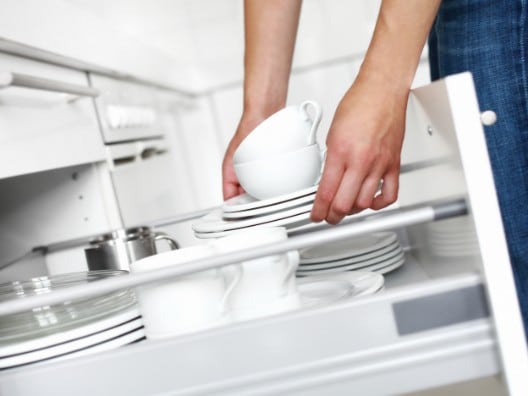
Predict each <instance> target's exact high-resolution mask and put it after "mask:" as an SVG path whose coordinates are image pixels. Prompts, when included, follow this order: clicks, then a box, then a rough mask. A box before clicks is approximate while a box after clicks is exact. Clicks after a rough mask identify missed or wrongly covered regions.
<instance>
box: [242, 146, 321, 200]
mask: <svg viewBox="0 0 528 396" xmlns="http://www.w3.org/2000/svg"><path fill="white" fill-rule="evenodd" d="M322 157H323V155H322V153H321V150H320V148H319V145H318V144H312V145H310V146H306V147H302V148H300V149H297V150H294V151H288V152H284V153H280V154H275V155H270V156H267V157H265V158H260V159H257V160H254V161H248V162H242V163H235V164H234V168H235V173H236V175H237V178H238V181H239V182H240V185H241V186H242V187H243V188H244V190H245V191H246V192H247V193H248V194H249V195H251V196H252V197H254V198H257V199H267V198H271V197H275V196H279V195H283V194H289V193H293V192H295V191H299V190H302V189H305V188H308V187H310V186H313V185H315V184H316V183H317V182H318V180H319V176H320V174H321V166H322V161H323V160H322Z"/></svg>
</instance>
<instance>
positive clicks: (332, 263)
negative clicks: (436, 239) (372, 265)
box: [299, 241, 401, 269]
mask: <svg viewBox="0 0 528 396" xmlns="http://www.w3.org/2000/svg"><path fill="white" fill-rule="evenodd" d="M396 249H400V250H401V246H400V243H399V241H395V242H393V243H391V244H390V245H387V246H385V247H383V248H381V249H378V250H374V251H373V252H370V253H365V254H362V255H359V256H352V257H346V258H343V259H340V260H333V261H321V262H318V263H310V262H309V263H305V262H304V261H302V260H301V261H300V262H299V266H300V267H303V268H306V269H310V268H317V267H316V266H318V265H321V266H325V267H335V266H338V265H346V264H355V263H360V262H363V261H365V260H369V259H372V258H381V256H384V255H386V254H391V253H393V251H394V250H396Z"/></svg>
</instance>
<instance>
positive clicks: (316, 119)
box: [300, 100, 323, 145]
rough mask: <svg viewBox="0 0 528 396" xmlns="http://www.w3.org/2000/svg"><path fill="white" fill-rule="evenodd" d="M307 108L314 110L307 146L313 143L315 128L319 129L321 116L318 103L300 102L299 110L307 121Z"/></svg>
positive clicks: (308, 116) (321, 110) (321, 111)
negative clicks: (310, 107)
mask: <svg viewBox="0 0 528 396" xmlns="http://www.w3.org/2000/svg"><path fill="white" fill-rule="evenodd" d="M308 106H312V107H313V108H314V109H315V116H314V119H313V121H312V129H310V134H309V135H308V145H311V144H314V143H315V135H316V132H317V128H318V127H319V123H320V122H321V117H322V116H323V109H322V108H321V105H319V103H317V102H314V101H313V100H305V101H304V102H302V103H301V106H300V108H301V110H302V112H303V113H304V116H305V117H306V119H307V120H308V119H310V115H309V114H308V111H307V107H308Z"/></svg>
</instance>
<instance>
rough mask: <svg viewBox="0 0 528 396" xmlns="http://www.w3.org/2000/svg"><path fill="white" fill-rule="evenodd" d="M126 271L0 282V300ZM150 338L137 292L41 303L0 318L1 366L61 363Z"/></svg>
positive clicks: (45, 291) (10, 299)
mask: <svg viewBox="0 0 528 396" xmlns="http://www.w3.org/2000/svg"><path fill="white" fill-rule="evenodd" d="M123 274H126V272H125V271H92V272H82V273H75V274H67V275H58V276H52V277H39V278H34V279H32V280H29V281H24V282H11V283H7V284H3V285H0V302H1V303H6V302H9V301H13V300H16V299H19V298H25V297H27V296H34V295H39V294H44V293H49V292H52V291H53V290H56V289H59V288H64V287H70V286H73V285H76V284H82V283H86V282H93V281H96V280H98V279H103V278H106V277H109V276H118V275H123ZM143 339H145V334H144V330H143V323H142V320H141V315H140V313H139V310H138V308H137V301H136V297H135V294H134V292H133V290H120V291H117V292H113V293H109V294H106V295H104V296H99V297H95V298H88V299H82V300H75V301H68V302H65V303H62V304H57V305H53V306H42V307H39V308H34V309H33V310H31V311H25V312H20V313H16V314H11V315H6V316H3V317H2V318H1V320H0V369H8V368H15V367H20V366H24V365H28V364H33V363H38V362H48V361H57V360H62V359H68V358H72V357H76V356H82V355H87V354H92V353H96V352H100V351H105V350H110V349H114V348H118V347H120V346H123V345H127V344H131V343H135V342H138V341H141V340H143Z"/></svg>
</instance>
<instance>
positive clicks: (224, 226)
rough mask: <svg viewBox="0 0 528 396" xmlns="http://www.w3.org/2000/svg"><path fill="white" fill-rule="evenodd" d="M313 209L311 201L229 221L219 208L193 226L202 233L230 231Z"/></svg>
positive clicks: (308, 211)
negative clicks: (224, 218)
mask: <svg viewBox="0 0 528 396" xmlns="http://www.w3.org/2000/svg"><path fill="white" fill-rule="evenodd" d="M311 210H312V204H311V203H310V204H307V205H302V206H297V207H295V208H291V209H288V210H284V211H282V212H278V213H270V214H268V215H265V216H260V217H254V218H249V219H243V220H229V221H226V220H223V219H222V212H221V211H219V210H215V211H213V212H210V213H208V214H207V215H205V216H204V217H202V218H200V219H198V220H197V221H196V222H194V223H193V225H192V228H193V230H194V231H196V232H201V233H205V232H219V231H230V230H236V229H239V228H246V227H252V226H256V225H259V224H264V223H270V222H272V221H276V220H281V219H284V218H288V217H292V216H295V215H298V214H302V213H310V211H311Z"/></svg>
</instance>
